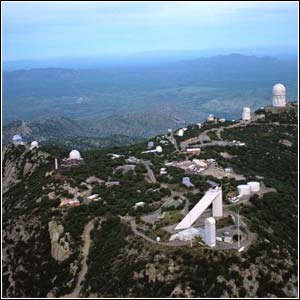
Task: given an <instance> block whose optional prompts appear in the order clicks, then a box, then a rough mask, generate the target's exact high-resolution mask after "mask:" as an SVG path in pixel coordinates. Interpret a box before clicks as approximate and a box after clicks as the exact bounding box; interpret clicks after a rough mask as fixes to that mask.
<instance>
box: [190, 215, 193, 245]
mask: <svg viewBox="0 0 300 300" xmlns="http://www.w3.org/2000/svg"><path fill="white" fill-rule="evenodd" d="M191 227H192V220H191V216H190V228H191ZM192 247H193V238H191V248H192Z"/></svg>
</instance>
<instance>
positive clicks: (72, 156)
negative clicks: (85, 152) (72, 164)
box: [69, 150, 81, 159]
mask: <svg viewBox="0 0 300 300" xmlns="http://www.w3.org/2000/svg"><path fill="white" fill-rule="evenodd" d="M69 159H81V155H80V152H79V151H78V150H72V151H71V152H70V154H69Z"/></svg>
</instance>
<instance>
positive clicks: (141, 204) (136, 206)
mask: <svg viewBox="0 0 300 300" xmlns="http://www.w3.org/2000/svg"><path fill="white" fill-rule="evenodd" d="M144 206H145V202H143V201H141V202H137V203H135V204H134V208H138V207H144Z"/></svg>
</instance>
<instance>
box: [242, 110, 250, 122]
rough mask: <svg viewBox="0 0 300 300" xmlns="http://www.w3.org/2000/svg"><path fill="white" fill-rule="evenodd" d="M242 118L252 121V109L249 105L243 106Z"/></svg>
mask: <svg viewBox="0 0 300 300" xmlns="http://www.w3.org/2000/svg"><path fill="white" fill-rule="evenodd" d="M242 119H243V121H251V110H250V108H249V107H244V108H243V115H242Z"/></svg>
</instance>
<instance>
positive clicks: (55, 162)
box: [54, 158, 58, 170]
mask: <svg viewBox="0 0 300 300" xmlns="http://www.w3.org/2000/svg"><path fill="white" fill-rule="evenodd" d="M54 164H55V170H57V169H58V161H57V158H55V159H54Z"/></svg>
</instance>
